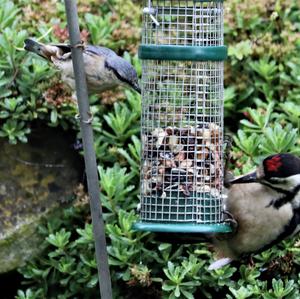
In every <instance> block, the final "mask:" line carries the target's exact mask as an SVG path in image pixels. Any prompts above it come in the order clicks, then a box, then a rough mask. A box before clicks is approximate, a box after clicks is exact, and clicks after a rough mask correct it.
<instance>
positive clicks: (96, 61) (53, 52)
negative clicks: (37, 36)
mask: <svg viewBox="0 0 300 299" xmlns="http://www.w3.org/2000/svg"><path fill="white" fill-rule="evenodd" d="M24 43H25V46H24V49H25V50H27V51H30V52H33V53H36V54H37V55H39V56H41V57H43V58H45V59H47V60H49V61H52V62H53V64H54V65H55V66H56V67H57V68H58V69H59V70H60V71H61V74H62V80H63V81H64V82H65V83H66V84H67V85H68V86H69V87H70V88H71V89H72V90H75V79H74V72H73V66H72V59H71V46H70V45H66V44H56V45H55V44H53V45H45V44H42V43H38V42H36V41H34V40H32V39H26V40H25V41H24ZM83 59H84V65H85V72H86V80H87V85H88V91H89V93H100V92H102V91H105V90H108V89H112V88H115V87H116V86H118V85H128V86H130V87H131V88H133V89H134V90H136V91H137V92H139V93H141V89H140V87H139V84H138V78H137V73H136V71H135V69H134V68H133V66H132V65H131V64H130V63H129V62H127V61H126V60H125V59H123V58H122V57H120V56H118V55H117V54H116V53H115V52H114V51H112V50H110V49H108V48H104V47H99V46H92V45H87V46H84V49H83Z"/></svg>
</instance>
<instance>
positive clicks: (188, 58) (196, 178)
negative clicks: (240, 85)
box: [135, 0, 230, 233]
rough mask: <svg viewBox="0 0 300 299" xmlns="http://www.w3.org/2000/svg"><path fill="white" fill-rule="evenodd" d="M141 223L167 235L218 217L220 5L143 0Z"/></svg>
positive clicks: (218, 223)
mask: <svg viewBox="0 0 300 299" xmlns="http://www.w3.org/2000/svg"><path fill="white" fill-rule="evenodd" d="M144 6H145V8H144V11H143V32H142V43H141V46H140V48H139V57H140V59H141V60H142V80H141V87H142V120H141V138H142V161H141V163H142V164H141V194H140V200H141V203H140V221H139V222H137V223H135V229H137V230H146V231H153V232H164V233H217V232H229V231H230V227H229V226H228V225H227V224H226V223H225V222H224V220H223V210H222V208H223V203H222V201H223V197H224V195H223V176H224V172H223V157H222V156H223V150H222V149H223V93H224V91H223V61H224V60H225V59H226V56H227V49H226V47H225V46H224V44H223V1H221V0H214V1H207V0H152V1H149V0H147V1H144Z"/></svg>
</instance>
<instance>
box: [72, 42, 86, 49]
mask: <svg viewBox="0 0 300 299" xmlns="http://www.w3.org/2000/svg"><path fill="white" fill-rule="evenodd" d="M70 47H71V48H75V49H76V48H82V49H84V48H85V43H84V41H83V40H81V41H80V42H79V43H77V44H75V45H74V46H71V45H70Z"/></svg>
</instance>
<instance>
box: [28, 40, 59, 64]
mask: <svg viewBox="0 0 300 299" xmlns="http://www.w3.org/2000/svg"><path fill="white" fill-rule="evenodd" d="M24 49H25V50H27V51H29V52H33V53H35V54H37V55H39V56H41V57H43V58H45V59H47V60H50V61H51V56H57V54H59V53H58V52H59V48H58V47H57V46H52V45H44V44H42V43H38V42H36V41H34V40H33V39H30V38H27V39H25V41H24Z"/></svg>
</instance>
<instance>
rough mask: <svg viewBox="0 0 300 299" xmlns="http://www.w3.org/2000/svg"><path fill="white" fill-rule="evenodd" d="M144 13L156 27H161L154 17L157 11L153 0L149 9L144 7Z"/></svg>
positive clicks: (149, 1)
mask: <svg viewBox="0 0 300 299" xmlns="http://www.w3.org/2000/svg"><path fill="white" fill-rule="evenodd" d="M143 13H144V14H148V15H149V16H150V18H151V20H152V21H153V23H154V24H155V25H156V26H160V23H159V22H158V21H157V19H156V18H155V17H154V14H155V13H156V9H155V8H153V7H152V3H151V0H148V7H144V9H143Z"/></svg>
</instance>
